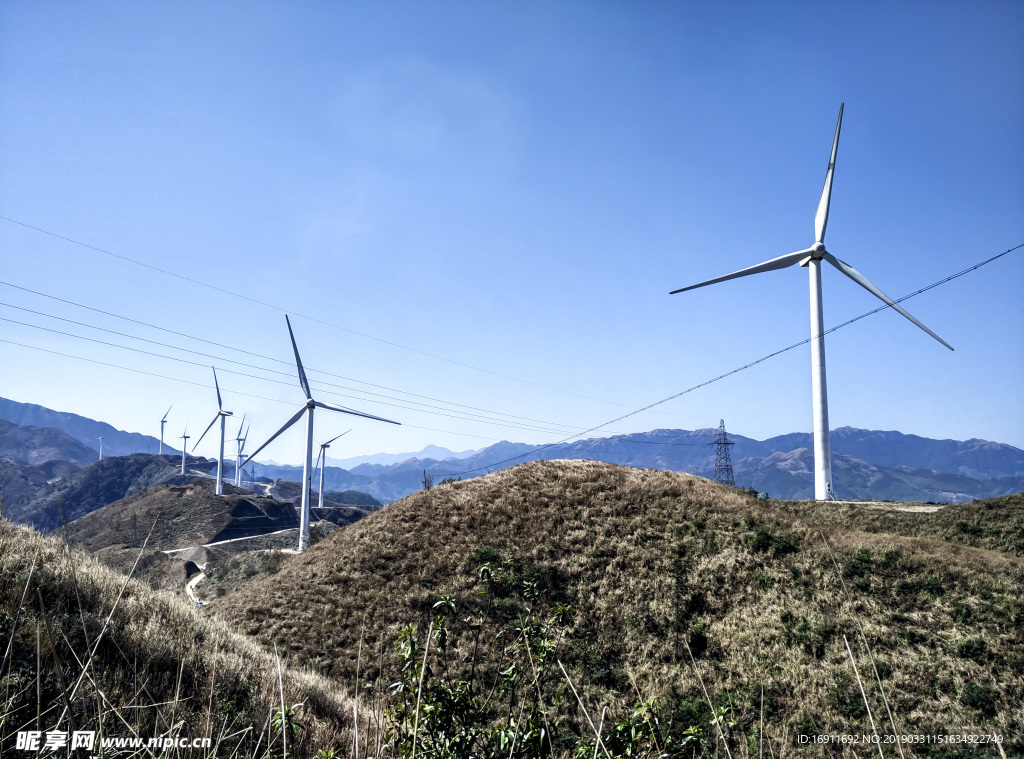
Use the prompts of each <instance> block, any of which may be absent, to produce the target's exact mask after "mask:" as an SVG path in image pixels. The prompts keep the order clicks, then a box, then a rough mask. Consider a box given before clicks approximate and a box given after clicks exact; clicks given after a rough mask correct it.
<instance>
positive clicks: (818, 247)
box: [811, 242, 827, 261]
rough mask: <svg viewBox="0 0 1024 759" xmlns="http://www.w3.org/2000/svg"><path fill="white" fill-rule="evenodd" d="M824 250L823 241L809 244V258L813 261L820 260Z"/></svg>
mask: <svg viewBox="0 0 1024 759" xmlns="http://www.w3.org/2000/svg"><path fill="white" fill-rule="evenodd" d="M826 252H827V251H826V250H825V243H823V242H816V243H814V245H812V246H811V258H813V259H814V260H815V261H820V260H821V259H822V258H824V256H825V253H826Z"/></svg>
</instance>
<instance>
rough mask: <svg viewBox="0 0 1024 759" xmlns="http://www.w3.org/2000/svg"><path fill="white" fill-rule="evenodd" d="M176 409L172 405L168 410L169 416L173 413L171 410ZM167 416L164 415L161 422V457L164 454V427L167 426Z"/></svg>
mask: <svg viewBox="0 0 1024 759" xmlns="http://www.w3.org/2000/svg"><path fill="white" fill-rule="evenodd" d="M172 408H174V406H173V405H172V406H171V407H170V408H169V409H167V414H169V413H171V409H172ZM167 414H164V418H163V419H161V420H160V455H161V456H162V455H163V453H164V425H165V424H167Z"/></svg>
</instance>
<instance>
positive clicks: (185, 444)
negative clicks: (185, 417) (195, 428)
mask: <svg viewBox="0 0 1024 759" xmlns="http://www.w3.org/2000/svg"><path fill="white" fill-rule="evenodd" d="M189 437H191V436H190V435H189V434H188V422H186V423H185V431H184V432H183V433H181V473H182V474H185V451H187V450H188V439H189Z"/></svg>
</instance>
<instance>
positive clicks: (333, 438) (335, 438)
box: [326, 430, 352, 445]
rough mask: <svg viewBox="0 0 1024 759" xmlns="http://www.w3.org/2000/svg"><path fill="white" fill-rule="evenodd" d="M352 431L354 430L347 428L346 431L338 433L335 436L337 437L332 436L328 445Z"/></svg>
mask: <svg viewBox="0 0 1024 759" xmlns="http://www.w3.org/2000/svg"><path fill="white" fill-rule="evenodd" d="M351 431H352V430H345V431H344V432H342V433H341V434H340V435H337V436H335V437H332V438H331V439H330V440H328V441H327V443H326V445H330V444H331V443H333V442H334V441H335V440H337V439H338V438H339V437H344V436H345V435H347V434H348V433H350V432H351Z"/></svg>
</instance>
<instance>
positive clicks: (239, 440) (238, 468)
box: [235, 414, 249, 488]
mask: <svg viewBox="0 0 1024 759" xmlns="http://www.w3.org/2000/svg"><path fill="white" fill-rule="evenodd" d="M244 426H245V414H243V415H242V423H241V424H239V425H238V435H237V436H236V437H235V445H237V446H238V452H237V458H236V459H235V487H238V488H240V487H242V450H243V449H244V448H245V441H246V439H247V438H248V437H249V430H248V429H246V430H245V435H244V436H243V435H242V427H244Z"/></svg>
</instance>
